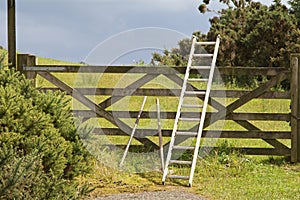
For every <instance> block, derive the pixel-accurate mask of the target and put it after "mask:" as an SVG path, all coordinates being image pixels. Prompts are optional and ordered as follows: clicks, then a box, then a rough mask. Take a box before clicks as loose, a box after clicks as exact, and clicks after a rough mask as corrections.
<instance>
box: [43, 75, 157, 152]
mask: <svg viewBox="0 0 300 200" xmlns="http://www.w3.org/2000/svg"><path fill="white" fill-rule="evenodd" d="M38 74H39V75H40V76H42V77H43V78H45V79H46V80H48V81H50V82H51V83H53V84H54V85H55V86H57V87H58V88H59V89H61V90H63V91H65V92H66V93H67V94H68V95H71V96H72V97H73V98H75V99H77V100H78V101H79V102H81V103H82V104H84V105H85V106H87V107H88V108H89V109H91V110H92V111H93V112H95V113H96V114H97V116H99V117H103V118H105V119H106V120H108V121H109V122H111V123H112V124H114V125H115V126H117V127H118V125H120V126H122V127H123V128H124V129H125V134H127V133H126V132H128V133H130V132H131V128H130V127H129V126H128V125H127V124H125V123H124V122H123V121H121V120H120V119H119V118H116V117H114V116H113V115H112V114H111V113H109V112H107V111H106V110H104V109H103V108H102V107H101V106H99V105H97V104H95V103H94V102H93V101H91V100H90V99H88V98H87V97H85V96H84V95H82V94H81V93H80V92H78V91H77V90H75V89H73V88H71V87H70V86H68V85H67V84H65V83H64V82H62V81H61V80H59V79H58V78H56V77H55V76H53V75H52V74H51V73H49V72H38ZM121 131H122V130H121ZM122 132H124V131H122ZM135 139H136V140H138V141H139V142H141V143H143V144H144V145H145V146H146V147H149V148H155V149H158V146H157V145H156V144H155V143H153V142H152V141H151V140H149V139H147V138H136V137H135Z"/></svg>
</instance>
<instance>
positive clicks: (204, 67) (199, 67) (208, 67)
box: [191, 66, 211, 69]
mask: <svg viewBox="0 0 300 200" xmlns="http://www.w3.org/2000/svg"><path fill="white" fill-rule="evenodd" d="M210 68H211V66H191V69H210Z"/></svg>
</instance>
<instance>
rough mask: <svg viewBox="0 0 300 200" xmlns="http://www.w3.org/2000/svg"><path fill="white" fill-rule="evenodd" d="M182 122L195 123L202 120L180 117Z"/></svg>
mask: <svg viewBox="0 0 300 200" xmlns="http://www.w3.org/2000/svg"><path fill="white" fill-rule="evenodd" d="M179 120H180V121H193V122H199V121H200V118H186V117H180V118H179Z"/></svg>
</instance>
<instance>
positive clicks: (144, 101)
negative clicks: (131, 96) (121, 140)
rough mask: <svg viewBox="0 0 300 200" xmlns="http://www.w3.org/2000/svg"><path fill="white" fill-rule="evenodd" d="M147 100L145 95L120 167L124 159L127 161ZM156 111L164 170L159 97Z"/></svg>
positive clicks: (120, 165) (162, 161)
mask: <svg viewBox="0 0 300 200" xmlns="http://www.w3.org/2000/svg"><path fill="white" fill-rule="evenodd" d="M146 101H147V96H145V97H144V100H143V103H142V106H141V108H140V111H139V113H138V116H137V118H136V121H135V124H134V127H133V129H132V132H131V135H130V138H129V140H128V143H127V146H126V149H125V151H124V154H123V157H122V160H121V162H120V164H119V167H122V166H123V164H124V161H125V158H126V156H127V153H128V151H129V146H130V144H131V141H132V139H133V137H134V133H135V131H136V129H137V126H138V124H139V120H140V118H141V115H142V112H143V109H144V107H145V104H146ZM156 111H157V126H158V135H159V154H160V160H161V168H162V170H163V169H164V152H163V144H162V132H161V122H160V105H159V99H158V98H157V99H156Z"/></svg>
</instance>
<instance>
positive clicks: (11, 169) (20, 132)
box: [0, 67, 91, 199]
mask: <svg viewBox="0 0 300 200" xmlns="http://www.w3.org/2000/svg"><path fill="white" fill-rule="evenodd" d="M89 160H91V157H90V154H89V153H88V152H87V150H86V149H85V148H84V146H83V144H82V142H81V141H80V139H79V137H78V135H77V134H76V127H75V126H74V121H73V117H72V115H71V112H70V106H69V100H67V98H65V95H64V94H63V93H62V92H48V93H42V92H39V91H38V89H36V88H34V87H33V86H32V84H31V82H30V81H29V80H27V79H26V78H25V77H24V76H23V75H21V74H20V73H19V72H15V71H14V70H4V69H3V68H2V67H1V68H0V171H1V173H0V199H49V198H50V199H57V198H59V199H70V198H72V199H73V198H79V197H80V196H81V195H84V193H85V192H87V189H86V187H82V188H80V187H79V186H78V184H77V181H76V177H78V176H79V175H82V174H85V173H87V172H89V171H90V164H89Z"/></svg>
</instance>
